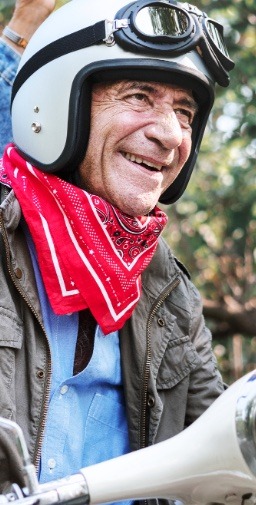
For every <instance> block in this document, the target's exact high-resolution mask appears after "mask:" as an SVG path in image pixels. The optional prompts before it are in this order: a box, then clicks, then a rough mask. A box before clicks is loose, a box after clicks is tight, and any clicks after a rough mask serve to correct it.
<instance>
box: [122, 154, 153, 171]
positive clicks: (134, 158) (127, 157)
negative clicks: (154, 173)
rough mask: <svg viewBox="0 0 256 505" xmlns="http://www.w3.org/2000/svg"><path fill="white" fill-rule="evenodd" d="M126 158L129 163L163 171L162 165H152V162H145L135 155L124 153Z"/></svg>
mask: <svg viewBox="0 0 256 505" xmlns="http://www.w3.org/2000/svg"><path fill="white" fill-rule="evenodd" d="M124 157H125V158H126V159H127V160H129V161H135V163H139V164H140V165H141V164H143V165H147V166H148V167H150V168H155V169H156V170H161V169H162V165H157V164H156V163H151V161H147V160H144V159H143V158H140V157H139V156H135V154H130V153H124Z"/></svg>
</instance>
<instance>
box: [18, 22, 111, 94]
mask: <svg viewBox="0 0 256 505" xmlns="http://www.w3.org/2000/svg"><path fill="white" fill-rule="evenodd" d="M105 37H106V30H105V21H99V22H98V23H96V24H95V25H91V26H88V27H86V28H82V29H81V30H78V31H77V32H74V33H71V34H69V35H66V36H65V37H61V38H60V39H58V40H55V41H54V42H51V43H50V44H47V46H45V47H43V48H42V49H40V50H39V51H38V52H37V53H35V54H34V55H33V56H32V57H31V58H30V59H29V60H28V61H27V62H26V63H25V64H24V65H23V67H21V69H20V71H19V72H18V74H17V76H16V78H15V80H14V83H13V88H12V98H11V103H12V102H13V100H14V98H15V96H16V94H17V92H18V90H19V89H20V88H21V86H22V85H23V84H24V82H26V81H27V79H29V77H31V75H33V74H34V73H35V72H36V71H37V70H39V69H40V68H41V67H43V66H44V65H47V63H50V62H51V61H53V60H55V59H57V58H60V57H61V56H64V55H65V54H69V53H72V52H74V51H78V50H79V49H84V48H86V47H90V46H93V45H95V44H97V43H99V42H103V40H104V38H105Z"/></svg>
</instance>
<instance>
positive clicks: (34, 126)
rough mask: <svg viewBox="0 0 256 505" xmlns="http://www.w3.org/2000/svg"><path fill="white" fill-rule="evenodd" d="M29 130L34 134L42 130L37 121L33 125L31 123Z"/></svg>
mask: <svg viewBox="0 0 256 505" xmlns="http://www.w3.org/2000/svg"><path fill="white" fill-rule="evenodd" d="M31 128H32V130H33V132H34V133H39V132H40V131H41V129H42V126H41V124H40V123H37V121H35V122H34V123H32V125H31Z"/></svg>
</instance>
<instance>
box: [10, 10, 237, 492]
mask: <svg viewBox="0 0 256 505" xmlns="http://www.w3.org/2000/svg"><path fill="white" fill-rule="evenodd" d="M143 19H144V21H143ZM222 32H223V30H222V27H221V26H220V25H219V24H218V23H216V22H215V21H212V20H209V19H208V18H207V16H206V15H205V14H203V13H202V12H200V11H199V10H198V9H197V8H196V7H193V6H191V5H190V4H187V3H186V4H185V3H184V4H182V3H179V2H174V1H172V0H170V1H168V2H166V1H165V0H158V1H155V0H154V1H153V0H139V1H138V2H135V3H129V4H128V5H126V4H125V3H123V0H111V1H110V2H108V1H106V0H95V1H94V2H93V5H90V9H89V8H88V5H87V2H86V1H85V0H76V1H73V2H70V3H68V4H66V5H65V6H64V7H62V8H61V9H59V10H57V11H56V12H55V13H54V14H52V15H51V16H50V17H49V18H48V19H47V21H45V23H43V24H42V25H41V27H40V28H39V29H38V30H37V31H36V33H35V34H34V36H33V37H32V39H31V41H30V43H29V44H28V46H27V48H26V50H25V52H24V55H23V57H22V59H21V63H20V66H19V69H18V73H17V76H16V79H15V82H14V86H13V93H12V109H11V111H12V125H13V136H14V143H13V144H10V145H8V146H7V147H6V150H5V153H4V157H3V160H2V163H1V170H0V180H1V183H2V187H1V192H2V193H1V194H2V204H1V214H0V224H1V235H2V241H1V272H0V279H1V290H0V293H1V294H0V297H1V300H0V301H1V304H0V306H1V311H0V327H1V328H2V334H1V338H2V340H3V339H4V345H3V346H2V347H1V348H0V356H1V365H0V374H1V381H0V388H1V389H0V415H2V416H6V417H9V418H12V419H14V420H16V421H17V422H18V423H19V424H20V426H21V427H22V429H23V431H24V434H25V437H26V440H27V443H28V446H29V451H30V454H31V457H32V459H33V461H34V463H35V465H36V467H37V470H38V475H39V479H40V481H41V482H46V481H49V480H52V479H57V478H60V477H62V476H65V475H67V474H71V473H75V472H77V471H78V470H79V468H81V467H85V466H87V465H90V464H93V463H97V462H100V461H103V460H106V459H109V458H113V457H116V456H118V455H121V454H124V453H126V452H128V451H131V450H136V449H139V448H141V447H145V446H146V445H150V444H154V443H156V442H159V441H162V440H165V439H167V438H169V437H172V436H174V435H176V434H177V433H179V432H180V431H182V430H183V429H184V428H186V427H187V426H188V425H190V424H191V423H192V422H193V421H194V420H195V419H197V418H198V417H199V416H200V415H201V414H202V413H203V412H204V411H205V409H207V407H208V406H209V405H210V404H211V403H212V402H213V401H214V400H215V399H216V398H217V397H218V396H219V395H220V394H221V393H222V391H223V383H222V379H221V377H220V374H219V372H218V370H217V368H216V361H215V358H214V356H213V353H212V349H211V335H210V332H209V330H208V329H207V328H206V327H205V323H204V319H203V316H202V304H201V300H200V296H199V294H198V292H197V290H196V289H195V287H194V286H193V284H192V283H191V281H190V279H189V275H188V273H187V271H186V269H185V267H184V266H183V265H181V264H180V262H179V261H178V260H177V259H176V258H175V256H174V255H173V253H172V251H171V250H170V249H169V247H168V246H167V244H166V243H165V241H164V240H163V239H162V238H161V237H160V235H161V232H162V230H163V228H164V226H165V224H166V221H167V217H166V215H165V213H164V212H163V211H162V210H160V209H159V208H158V202H162V203H164V204H171V203H173V202H175V201H177V199H178V198H179V197H180V196H181V195H182V194H183V192H184V190H185V188H186V186H187V183H188V181H189V178H190V176H191V173H192V171H193V167H194V164H195V161H196V158H197V154H198V150H199V146H200V142H201V139H202V136H203V132H204V128H205V125H206V122H207V119H208V116H209V113H210V111H211V108H212V105H213V100H214V86H215V83H216V82H217V83H219V84H220V85H223V86H226V85H228V82H229V77H228V71H229V70H230V69H231V68H232V66H233V63H232V61H231V60H230V59H229V57H228V55H227V52H226V49H225V45H224V40H223V33H222ZM3 467H4V468H6V465H5V461H3ZM0 475H1V478H2V480H3V481H4V478H3V476H4V473H3V472H0ZM3 483H4V482H3Z"/></svg>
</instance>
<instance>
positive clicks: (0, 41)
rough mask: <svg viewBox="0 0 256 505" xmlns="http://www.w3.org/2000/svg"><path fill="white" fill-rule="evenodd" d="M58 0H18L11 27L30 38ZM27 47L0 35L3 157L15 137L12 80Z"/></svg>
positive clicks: (0, 149) (0, 97)
mask: <svg viewBox="0 0 256 505" xmlns="http://www.w3.org/2000/svg"><path fill="white" fill-rule="evenodd" d="M55 2H56V0H17V1H16V4H15V8H14V12H13V16H12V18H11V19H10V21H9V23H8V25H7V26H8V27H9V28H10V29H11V30H12V31H14V32H15V33H17V34H18V35H20V36H21V37H22V38H23V39H24V40H25V41H27V42H28V41H29V39H30V38H31V37H32V35H33V33H34V32H35V31H36V29H37V28H38V27H39V26H40V24H41V23H42V22H43V21H44V20H45V19H46V18H47V17H48V16H49V14H50V13H51V12H52V11H53V9H54V7H55ZM23 51H24V48H23V47H21V46H19V45H17V44H15V42H13V41H12V40H10V39H9V38H8V37H7V36H5V35H4V34H2V37H1V38H0V125H1V129H0V157H1V156H2V154H3V150H4V148H5V146H6V144H8V143H9V142H11V140H12V129H11V117H10V100H11V89H12V84H13V81H14V78H15V75H16V72H17V68H18V64H19V61H20V56H21V54H22V53H23Z"/></svg>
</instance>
